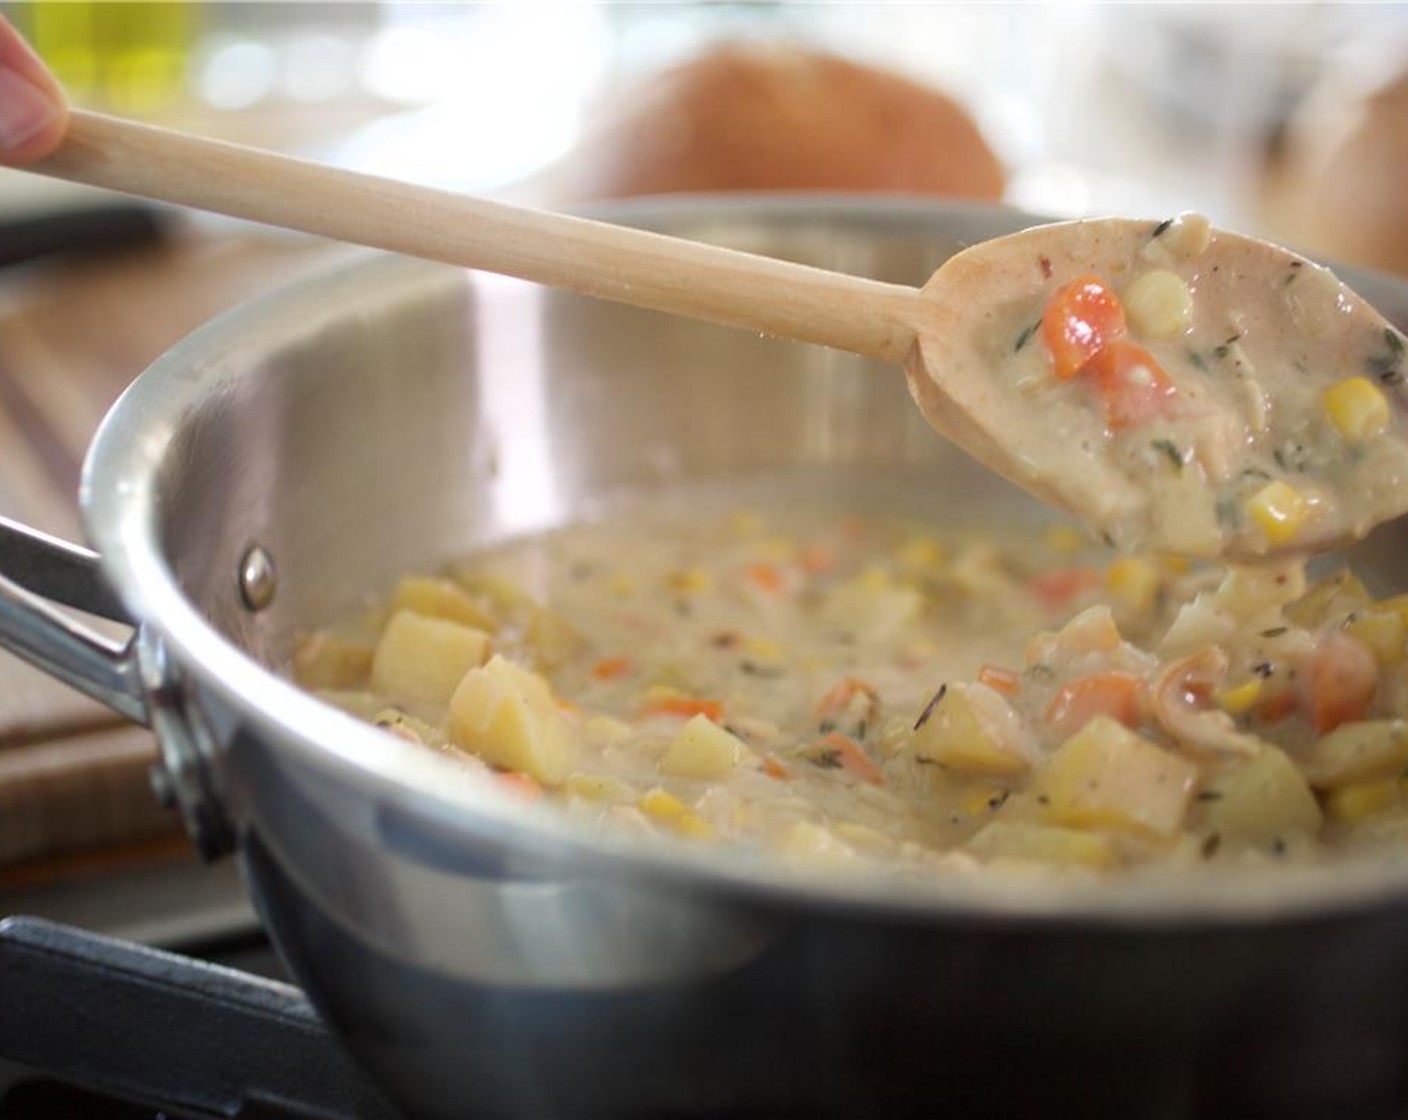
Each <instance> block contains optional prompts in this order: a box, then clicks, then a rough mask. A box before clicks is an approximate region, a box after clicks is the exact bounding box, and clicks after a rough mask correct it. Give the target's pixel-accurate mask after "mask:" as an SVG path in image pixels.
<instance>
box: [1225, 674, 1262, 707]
mask: <svg viewBox="0 0 1408 1120" xmlns="http://www.w3.org/2000/svg"><path fill="white" fill-rule="evenodd" d="M1261 691H1262V683H1261V678H1260V677H1253V678H1252V679H1251V680H1249V681H1243V682H1242V683H1241V684H1239V685H1237V686H1235V687H1234V688H1225V689H1223V690H1222V691H1221V692H1219V693H1217V695H1216V696H1214V697H1213V700H1214V701H1215V702H1216V704H1217V706H1218V707H1219V708H1221V709H1222V710H1223V711H1224V712H1227V713H1228V714H1229V715H1234V716H1240V715H1242V714H1243V713H1244V712H1249V711H1251V709H1252V706H1253V705H1254V704H1255V703H1256V702H1257V701H1258V700H1260V699H1261Z"/></svg>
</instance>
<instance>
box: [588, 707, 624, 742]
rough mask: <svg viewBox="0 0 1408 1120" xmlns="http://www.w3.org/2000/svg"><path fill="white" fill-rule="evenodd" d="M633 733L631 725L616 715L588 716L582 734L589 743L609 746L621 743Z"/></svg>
mask: <svg viewBox="0 0 1408 1120" xmlns="http://www.w3.org/2000/svg"><path fill="white" fill-rule="evenodd" d="M630 733H631V725H630V724H629V723H627V722H626V721H625V720H620V719H616V718H615V717H614V716H603V715H595V716H588V717H587V719H586V721H585V722H584V723H583V724H582V736H583V738H585V739H586V740H587V742H589V743H595V744H599V745H601V746H604V747H609V746H610V745H611V744H612V743H619V742H620V741H621V740H622V739H624V738H626V737H627V736H628V735H630Z"/></svg>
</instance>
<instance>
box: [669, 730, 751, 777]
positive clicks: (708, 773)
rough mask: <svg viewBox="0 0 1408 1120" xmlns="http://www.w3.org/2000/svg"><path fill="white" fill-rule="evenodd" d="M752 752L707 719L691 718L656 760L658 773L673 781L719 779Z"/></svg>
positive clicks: (749, 758)
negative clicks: (676, 779)
mask: <svg viewBox="0 0 1408 1120" xmlns="http://www.w3.org/2000/svg"><path fill="white" fill-rule="evenodd" d="M753 758H754V755H753V752H752V751H751V750H749V749H748V746H747V744H745V743H744V742H743V740H742V739H740V738H739V737H738V736H737V735H735V734H733V733H732V732H731V731H726V730H725V729H724V728H722V727H720V726H719V725H718V724H717V723H715V722H714V721H713V720H711V719H709V718H708V717H707V716H703V715H698V716H694V717H693V718H692V719H690V721H689V722H688V723H686V724H685V725H684V726H683V727H681V728H680V730H679V734H678V735H676V736H675V737H674V739H673V740H672V741H671V743H670V745H669V746H668V747H667V748H666V749H665V753H664V755H663V756H661V759H660V770H661V772H662V773H665V774H670V775H672V776H673V777H677V778H721V777H723V776H724V775H725V774H727V773H728V772H729V771H730V770H732V769H733V768H734V767H735V766H737V765H739V764H740V763H742V762H745V761H749V760H752V759H753Z"/></svg>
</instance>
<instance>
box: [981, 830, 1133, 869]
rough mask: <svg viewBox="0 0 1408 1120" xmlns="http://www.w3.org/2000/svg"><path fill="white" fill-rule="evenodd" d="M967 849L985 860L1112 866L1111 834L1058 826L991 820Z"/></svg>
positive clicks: (1113, 859) (1114, 860)
mask: <svg viewBox="0 0 1408 1120" xmlns="http://www.w3.org/2000/svg"><path fill="white" fill-rule="evenodd" d="M963 847H964V850H965V851H968V852H971V853H972V854H973V855H975V856H978V857H980V858H982V859H1021V860H1033V861H1037V862H1040V863H1059V864H1067V865H1076V866H1080V867H1096V868H1103V867H1112V866H1113V865H1114V864H1115V862H1116V858H1115V852H1114V849H1113V848H1112V847H1111V845H1110V840H1109V837H1107V836H1104V835H1102V834H1101V833H1098V832H1085V831H1082V830H1080V829H1075V828H1060V827H1058V826H1056V825H1048V824H1032V823H1028V822H1025V821H1023V822H1014V821H990V822H989V823H988V824H986V825H984V826H983V827H982V828H981V829H979V830H978V831H977V832H976V833H974V834H973V836H972V837H971V838H970V839H969V840H968V843H966V844H965V845H964V846H963Z"/></svg>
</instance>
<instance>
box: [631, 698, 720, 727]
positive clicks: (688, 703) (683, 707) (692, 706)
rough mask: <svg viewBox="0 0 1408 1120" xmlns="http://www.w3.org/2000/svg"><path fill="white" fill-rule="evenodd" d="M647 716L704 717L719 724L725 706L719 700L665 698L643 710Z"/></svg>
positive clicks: (649, 704)
mask: <svg viewBox="0 0 1408 1120" xmlns="http://www.w3.org/2000/svg"><path fill="white" fill-rule="evenodd" d="M641 711H642V713H643V714H645V715H672V716H691V717H692V716H703V717H704V718H705V719H710V720H713V721H714V722H715V723H718V722H719V720H721V719H723V715H724V706H723V704H722V703H720V702H719V701H718V700H696V699H695V698H694V697H692V696H664V697H661V698H660V699H659V700H652V701H650V702H649V703H647V704H646V706H645V707H644V708H642V709H641Z"/></svg>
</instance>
